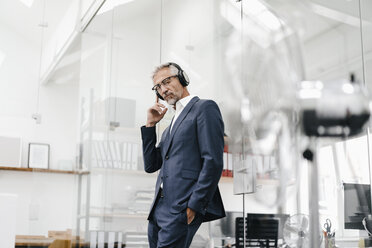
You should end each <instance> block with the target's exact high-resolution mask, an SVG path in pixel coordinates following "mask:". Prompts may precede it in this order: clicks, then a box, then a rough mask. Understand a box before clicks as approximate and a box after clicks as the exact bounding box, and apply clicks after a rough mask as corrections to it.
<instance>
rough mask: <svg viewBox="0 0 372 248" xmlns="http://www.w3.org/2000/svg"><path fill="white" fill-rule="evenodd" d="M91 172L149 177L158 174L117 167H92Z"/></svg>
mask: <svg viewBox="0 0 372 248" xmlns="http://www.w3.org/2000/svg"><path fill="white" fill-rule="evenodd" d="M91 173H115V174H116V173H120V174H125V175H140V176H147V177H156V176H158V173H157V172H154V173H147V172H145V171H144V170H126V169H115V168H92V169H91Z"/></svg>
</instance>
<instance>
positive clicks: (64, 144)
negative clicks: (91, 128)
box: [0, 22, 79, 235]
mask: <svg viewBox="0 0 372 248" xmlns="http://www.w3.org/2000/svg"><path fill="white" fill-rule="evenodd" d="M40 35H41V33H35V36H40ZM0 37H1V39H0V50H1V51H2V52H3V53H4V55H5V59H4V61H3V63H2V65H0V134H2V135H6V136H18V137H21V138H22V140H23V143H22V148H23V152H22V162H21V164H22V167H27V164H28V143H29V142H42V143H48V144H50V147H51V150H50V168H53V169H71V167H72V165H73V163H74V161H75V156H76V140H77V136H78V133H77V132H78V129H77V128H78V125H77V113H78V101H79V100H78V88H77V85H76V84H73V83H70V84H66V85H48V86H42V87H40V92H39V109H38V110H37V95H38V77H39V75H38V73H39V56H40V50H39V48H40V47H39V45H38V44H34V43H32V42H30V41H29V40H27V38H26V37H24V36H22V34H20V33H17V32H16V31H15V30H14V29H12V28H10V27H9V26H7V23H5V22H0ZM40 37H41V36H40ZM37 111H38V112H39V113H40V114H41V115H42V122H41V124H36V123H35V121H34V120H33V119H32V118H31V115H32V114H33V113H36V112H37ZM2 152H4V151H2ZM0 178H1V179H0V191H1V192H2V193H14V194H17V195H18V196H19V197H18V206H17V227H16V228H17V234H38V235H40V234H43V235H45V234H47V230H51V229H62V230H63V229H66V228H71V227H72V225H73V224H74V222H73V218H72V215H73V211H72V210H73V209H75V208H76V206H75V205H76V201H75V200H74V199H73V196H74V192H75V191H76V185H75V184H74V180H75V179H74V176H72V175H67V174H66V175H64V174H49V173H48V174H39V173H27V172H6V171H0ZM32 206H34V207H32ZM35 206H36V209H37V210H38V211H37V212H38V213H39V217H38V219H37V220H31V219H30V218H31V217H32V216H31V213H30V209H31V208H33V209H34V210H35Z"/></svg>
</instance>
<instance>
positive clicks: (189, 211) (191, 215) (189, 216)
mask: <svg viewBox="0 0 372 248" xmlns="http://www.w3.org/2000/svg"><path fill="white" fill-rule="evenodd" d="M186 214H187V225H190V223H191V222H192V221H193V220H194V218H195V211H194V210H192V209H191V208H187V209H186Z"/></svg>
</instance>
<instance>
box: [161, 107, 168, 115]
mask: <svg viewBox="0 0 372 248" xmlns="http://www.w3.org/2000/svg"><path fill="white" fill-rule="evenodd" d="M167 111H168V109H167V108H164V109H163V113H162V114H161V115H162V116H164V115H165V114H166V113H167Z"/></svg>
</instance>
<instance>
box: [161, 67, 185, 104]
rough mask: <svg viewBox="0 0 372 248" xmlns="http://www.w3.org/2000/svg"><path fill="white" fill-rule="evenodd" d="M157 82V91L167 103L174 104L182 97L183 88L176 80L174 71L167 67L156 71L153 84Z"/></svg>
mask: <svg viewBox="0 0 372 248" xmlns="http://www.w3.org/2000/svg"><path fill="white" fill-rule="evenodd" d="M162 82H163V83H162ZM157 84H159V85H160V87H159V88H158V93H159V94H160V95H161V96H162V97H163V98H164V100H165V101H166V102H167V103H168V104H169V105H174V104H176V102H178V100H180V99H181V98H182V96H183V93H184V88H183V86H182V85H181V83H180V81H179V80H178V77H177V76H176V75H175V73H174V72H173V73H172V72H171V70H170V69H169V68H163V69H161V70H160V71H158V72H157V73H156V75H155V77H154V85H157Z"/></svg>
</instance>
